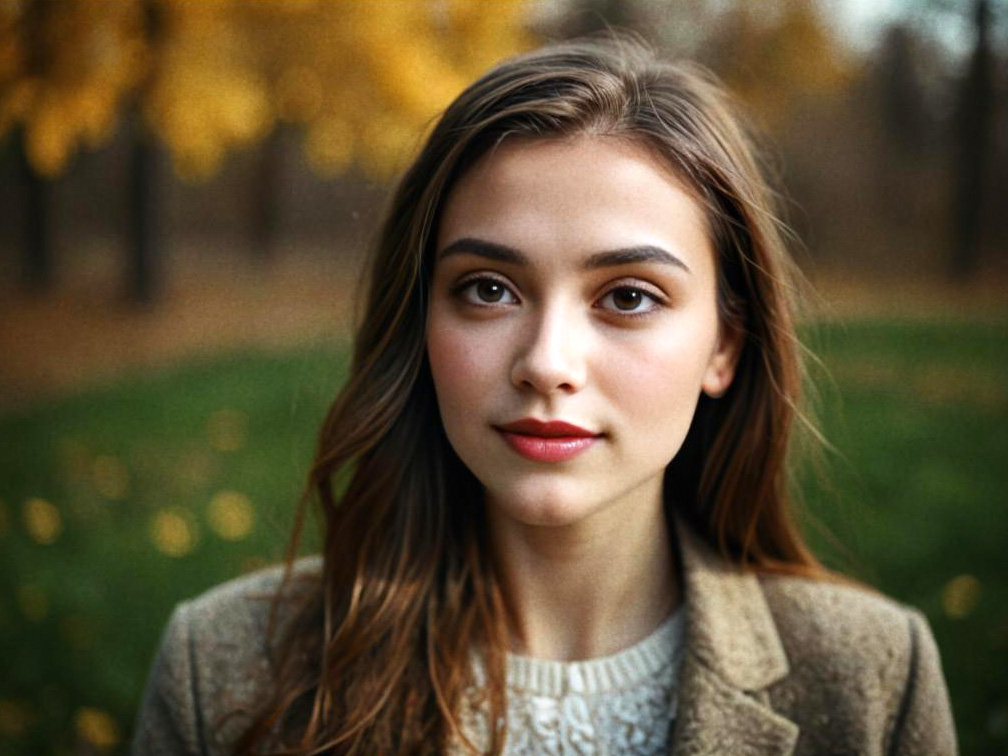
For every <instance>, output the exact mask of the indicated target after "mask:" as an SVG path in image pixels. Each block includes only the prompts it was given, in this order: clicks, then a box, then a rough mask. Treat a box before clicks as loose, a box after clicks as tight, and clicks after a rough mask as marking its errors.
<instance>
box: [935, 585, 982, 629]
mask: <svg viewBox="0 0 1008 756" xmlns="http://www.w3.org/2000/svg"><path fill="white" fill-rule="evenodd" d="M979 602H980V581H979V580H978V579H977V578H976V577H975V576H973V575H957V576H956V577H954V578H952V579H951V580H949V581H948V582H947V583H946V584H945V587H944V588H943V589H942V608H943V609H944V610H945V615H946V616H947V617H950V618H951V619H964V618H965V617H968V616H969V615H970V614H971V613H972V612H973V610H974V609H976V606H977V604H978V603H979Z"/></svg>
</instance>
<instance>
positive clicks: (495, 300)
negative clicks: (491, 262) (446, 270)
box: [458, 278, 518, 305]
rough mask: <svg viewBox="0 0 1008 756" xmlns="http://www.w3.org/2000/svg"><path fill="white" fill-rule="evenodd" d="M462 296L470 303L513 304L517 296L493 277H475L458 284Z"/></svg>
mask: <svg viewBox="0 0 1008 756" xmlns="http://www.w3.org/2000/svg"><path fill="white" fill-rule="evenodd" d="M458 291H459V293H460V294H461V296H462V298H463V299H465V300H466V301H467V302H470V303H471V304H477V305H483V304H513V303H515V302H517V301H518V300H517V298H516V297H515V295H514V294H512V293H511V291H510V289H508V287H507V286H505V285H504V284H503V283H501V282H500V281H498V280H496V279H494V278H477V279H472V280H469V281H466V282H463V283H462V284H460V285H459V288H458Z"/></svg>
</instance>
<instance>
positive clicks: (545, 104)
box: [236, 33, 824, 754]
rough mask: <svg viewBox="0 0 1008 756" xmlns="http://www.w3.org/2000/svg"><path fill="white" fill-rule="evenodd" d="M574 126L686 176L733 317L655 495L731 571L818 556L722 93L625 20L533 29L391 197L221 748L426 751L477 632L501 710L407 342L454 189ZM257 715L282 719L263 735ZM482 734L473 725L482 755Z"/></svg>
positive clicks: (776, 311)
mask: <svg viewBox="0 0 1008 756" xmlns="http://www.w3.org/2000/svg"><path fill="white" fill-rule="evenodd" d="M572 134H600V135H607V136H617V137H620V138H623V139H627V140H632V141H634V142H636V143H639V144H641V145H644V146H645V147H646V148H648V149H649V150H650V151H651V154H653V155H654V156H655V158H656V159H657V160H660V161H661V162H663V163H664V164H665V165H667V166H668V167H669V168H670V169H671V170H672V171H674V172H675V174H677V175H678V176H679V177H680V179H681V180H682V181H683V183H684V184H685V185H686V186H687V187H689V188H690V189H691V190H692V192H693V193H694V196H695V197H696V199H697V200H698V201H699V202H700V203H701V204H702V206H703V207H704V208H705V210H706V215H707V219H708V223H709V230H710V234H711V238H712V240H713V242H714V248H715V250H716V255H717V265H718V289H717V299H718V307H719V313H720V316H721V318H722V320H723V322H724V323H725V324H726V325H727V326H728V327H731V328H735V329H739V331H740V332H741V333H742V335H743V345H742V348H741V352H740V356H739V359H738V364H737V368H736V373H735V378H734V380H733V382H732V384H731V386H730V388H729V389H728V391H727V392H726V393H725V394H724V395H723V396H722V397H720V398H718V399H710V398H707V397H702V398H701V400H700V404H699V406H698V408H697V411H696V415H695V418H694V420H693V424H692V426H691V429H690V431H689V433H688V435H687V437H686V440H685V442H684V445H683V447H682V449H681V451H680V452H679V454H678V455H677V456H676V458H675V459H674V460H673V461H672V462H671V464H670V465H669V466H668V468H667V472H666V481H665V489H664V490H665V495H666V504H667V506H668V507H669V508H670V509H674V510H675V511H676V512H677V513H678V514H679V515H680V516H681V517H683V518H684V519H685V520H687V521H688V522H689V523H690V524H691V525H692V527H693V528H694V529H695V530H696V531H697V532H698V533H699V534H700V535H701V536H702V537H704V538H705V539H706V540H707V541H708V542H709V543H710V544H711V545H712V546H713V547H715V548H716V549H718V550H720V551H721V552H722V553H723V554H724V555H725V556H726V557H727V558H728V559H731V560H732V561H734V562H736V563H738V564H740V565H744V566H745V567H746V568H748V569H754V570H759V571H775V572H785V573H792V574H801V575H807V576H813V577H815V576H821V575H824V572H823V571H822V570H821V568H820V567H819V566H818V564H817V563H816V561H815V560H814V558H813V557H812V556H811V554H810V552H809V551H808V549H807V548H806V547H805V545H804V543H803V541H802V539H801V537H800V535H799V533H798V531H797V529H796V527H795V526H794V525H793V522H792V519H791V514H790V511H791V510H790V502H789V498H788V485H787V466H786V459H787V456H788V455H787V452H788V447H789V437H790V434H791V431H792V425H793V424H794V422H793V421H794V419H795V416H796V412H797V411H798V410H797V407H798V403H799V394H800V388H801V384H802V360H801V351H800V346H799V343H798V341H797V337H796V334H795V322H794V317H795V316H794V302H795V297H794V288H793V287H794V277H793V275H792V274H793V270H792V263H791V262H790V258H789V256H788V254H787V250H786V245H785V243H784V239H783V237H782V232H781V226H780V224H779V222H778V220H777V216H776V213H775V206H774V196H773V194H772V192H771V191H770V189H769V188H768V187H767V185H766V182H765V181H764V178H763V176H762V174H761V170H760V168H759V166H758V164H757V160H756V158H755V152H754V149H753V147H752V145H751V143H750V140H749V138H748V137H747V136H746V134H745V133H744V131H743V129H742V128H741V126H740V124H739V120H738V117H737V116H736V115H735V113H734V110H733V107H732V106H731V105H730V103H729V101H728V98H727V95H726V94H725V93H724V91H723V90H722V89H721V87H720V86H719V85H718V84H717V83H716V81H715V80H714V78H713V77H712V76H711V75H710V74H708V73H707V72H705V71H703V70H701V69H699V68H697V67H695V66H692V65H688V64H682V63H673V62H668V61H665V60H662V59H660V58H658V57H656V56H655V55H654V54H653V52H652V51H651V50H650V49H648V48H647V47H646V46H645V45H644V44H643V43H641V42H640V41H639V40H637V39H636V38H633V37H629V36H626V35H620V34H612V33H609V34H608V35H607V36H605V37H603V38H590V39H585V40H578V41H572V42H566V43H560V44H553V45H549V46H547V47H544V48H542V49H540V50H538V51H535V52H532V53H530V54H526V55H522V56H519V57H517V58H514V59H512V60H510V61H507V62H505V63H503V64H501V65H499V66H498V67H496V68H495V69H493V70H492V71H490V72H489V73H487V74H486V75H485V76H483V77H482V78H481V79H479V80H478V81H476V82H475V83H474V84H472V85H471V86H470V87H469V88H468V89H466V90H465V91H464V92H463V93H462V94H460V95H459V96H458V98H457V99H456V100H455V101H454V102H453V103H452V104H451V105H450V106H449V107H448V109H447V110H446V111H445V113H444V114H443V116H442V117H441V119H440V120H439V121H438V123H437V124H436V125H435V127H434V128H433V131H432V132H431V134H430V136H429V137H428V138H427V140H426V142H425V144H424V145H423V147H422V149H421V151H420V154H419V155H418V157H417V158H416V160H415V161H414V163H413V164H412V166H411V167H410V168H409V169H408V170H407V172H406V173H405V175H404V176H403V178H402V180H401V182H400V183H399V185H398V188H397V189H396V191H395V193H394V195H393V197H392V200H391V205H390V206H389V208H388V211H387V215H386V219H385V221H384V224H383V226H382V227H381V230H380V234H379V237H378V240H377V246H376V249H375V254H374V256H373V268H372V271H371V280H370V288H369V291H368V298H367V301H366V305H365V309H364V312H363V318H362V322H361V324H360V327H359V331H358V333H357V339H356V342H355V347H354V352H353V359H352V364H351V369H350V375H349V379H348V380H347V382H346V384H345V385H344V387H343V389H342V391H341V392H340V394H339V396H338V397H337V399H336V401H335V402H334V404H333V406H332V408H331V409H330V410H329V413H328V415H327V417H326V419H325V422H324V424H323V427H322V430H321V433H320V436H319V441H318V449H317V452H316V456H315V460H314V464H313V465H312V468H311V472H310V476H309V482H308V489H307V494H306V496H305V498H304V499H303V500H302V503H301V506H300V507H299V510H298V517H297V527H296V528H295V533H294V536H293V539H292V544H291V548H290V551H289V554H288V562H287V569H288V573H289V571H290V567H291V562H292V560H293V556H294V554H295V553H296V545H297V543H298V538H299V535H300V532H301V529H302V523H303V520H304V517H305V508H306V506H308V505H309V500H310V499H312V498H316V499H317V501H318V503H319V505H320V507H321V512H322V515H323V517H324V528H325V531H324V552H323V569H322V573H321V577H320V584H319V583H315V584H314V587H313V588H312V590H310V592H309V594H308V596H309V597H308V600H307V601H305V602H304V603H303V606H302V607H301V611H300V613H299V614H298V615H297V618H296V619H295V620H294V621H293V622H292V623H291V624H290V625H289V627H288V629H287V631H286V632H284V633H283V634H282V636H281V642H280V643H279V645H278V654H279V656H278V659H277V664H276V671H277V677H276V690H275V695H274V697H273V699H272V700H271V701H270V702H269V705H268V707H267V708H266V710H265V712H264V713H263V714H262V715H261V716H260V718H259V719H258V720H257V721H256V722H255V724H254V726H252V727H251V728H250V729H249V730H248V731H247V732H246V733H245V736H244V737H243V738H242V739H241V741H240V742H239V743H238V745H237V748H236V752H240V753H246V752H248V751H249V750H250V749H251V748H252V746H256V747H257V748H259V749H260V750H266V749H267V748H272V751H270V752H273V753H291V754H310V753H321V752H323V751H324V752H326V753H333V754H363V753H397V754H421V753H437V752H441V751H443V749H444V747H445V745H446V743H447V742H448V740H449V739H450V738H455V739H456V740H461V738H460V731H459V726H458V722H457V718H456V717H457V711H458V707H459V705H460V700H461V697H462V694H463V691H464V689H465V688H466V686H467V684H468V683H469V679H468V672H469V669H470V654H471V652H472V651H473V650H474V649H476V648H479V649H481V650H482V652H483V653H484V654H485V658H486V660H487V664H486V667H487V669H488V671H489V682H488V684H487V685H486V686H484V694H485V695H486V697H487V704H488V705H489V706H490V711H491V716H490V718H489V721H490V722H500V721H502V719H503V717H502V715H503V713H504V679H503V677H504V672H503V670H504V648H505V641H504V634H503V632H502V628H503V608H502V601H501V597H500V593H499V589H498V585H497V581H496V579H495V575H494V571H493V567H492V565H491V563H490V561H489V559H488V557H487V555H488V553H489V549H488V548H486V531H485V522H484V521H483V515H482V513H481V508H480V506H478V503H479V502H480V501H481V488H480V485H479V484H478V482H477V481H476V480H475V478H474V477H473V476H472V474H471V473H470V472H469V471H468V470H467V469H466V468H465V466H464V465H463V464H462V463H461V462H460V460H459V459H458V457H457V456H456V455H455V453H454V452H453V450H452V448H451V446H450V445H449V443H448V441H447V438H446V436H445V433H444V430H443V428H442V425H441V421H440V417H439V413H438V407H437V402H436V398H435V395H434V391H433V385H432V379H431V373H430V367H429V365H428V363H427V357H426V346H425V337H424V332H425V327H426V321H427V296H428V287H429V282H430V277H431V268H432V265H433V252H434V250H433V243H434V238H435V236H436V230H437V225H438V222H439V214H440V212H441V209H442V207H443V205H444V202H445V198H446V197H447V195H448V193H449V191H450V190H451V188H452V186H453V185H454V183H455V182H456V181H457V180H458V178H459V177H460V176H461V175H462V174H464V173H465V172H466V170H468V169H469V168H470V167H471V166H472V165H473V164H474V162H475V161H476V160H478V159H479V158H480V157H481V156H482V155H484V154H485V153H486V152H487V150H489V149H490V148H491V147H492V146H493V145H495V144H497V143H499V142H500V141H501V140H502V139H506V138H509V137H511V136H522V137H532V138H542V139H547V138H552V137H557V136H568V135H572ZM285 584H286V581H285ZM274 611H276V605H275V606H274ZM274 618H275V614H274ZM270 624H271V627H274V623H273V622H272V621H271V623H270ZM271 731H273V732H285V733H288V734H289V736H288V737H287V738H286V739H284V740H283V742H282V743H280V742H278V741H269V740H268V739H267V735H268V733H270V732H271ZM501 733H502V730H501V729H500V727H499V726H498V728H496V729H494V730H493V732H492V733H491V743H490V750H491V752H494V753H497V752H499V750H500V748H501V747H502V745H503V744H502V734H501Z"/></svg>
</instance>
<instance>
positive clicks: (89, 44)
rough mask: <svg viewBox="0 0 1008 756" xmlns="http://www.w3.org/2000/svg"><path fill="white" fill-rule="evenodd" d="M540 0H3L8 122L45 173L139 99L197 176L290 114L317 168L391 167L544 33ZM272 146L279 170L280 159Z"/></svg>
mask: <svg viewBox="0 0 1008 756" xmlns="http://www.w3.org/2000/svg"><path fill="white" fill-rule="evenodd" d="M529 6H530V3H529V2H528V1H527V0H509V1H507V2H495V3H474V2H467V1H466V0H440V1H438V2H435V1H434V0H429V1H424V2H411V1H407V0H390V1H389V2H381V3H361V2H353V1H352V0H339V1H336V0H333V1H332V2H317V1H314V0H287V1H286V2H283V3H280V2H275V3H274V2H270V3H266V2H261V3H260V2H251V0H201V2H190V1H188V0H144V2H135V1H133V0H59V1H58V2H57V1H54V0H20V1H18V0H0V136H2V135H3V133H5V132H6V131H7V130H9V129H12V128H16V127H20V128H21V130H22V133H23V144H24V149H25V154H26V161H27V164H28V165H29V166H30V167H31V169H32V175H34V176H41V177H55V176H56V175H57V174H59V173H60V171H62V170H63V169H64V167H65V166H66V164H67V161H68V160H69V159H70V157H71V156H72V154H73V153H74V151H75V150H76V149H78V148H80V147H82V146H83V147H87V146H96V145H97V144H99V143H100V142H102V141H103V140H105V139H106V138H108V137H109V136H110V135H111V134H112V132H113V131H114V128H115V126H116V123H117V119H118V116H119V115H120V113H121V112H122V111H123V109H124V107H126V106H127V105H128V103H130V102H135V103H136V107H137V109H138V111H139V112H140V113H141V114H142V120H143V123H144V126H143V128H145V129H149V131H150V133H151V134H152V135H153V136H154V137H156V138H157V139H158V141H160V142H161V143H163V144H164V145H166V146H167V149H168V152H169V153H170V155H171V157H172V160H173V163H174V166H175V168H176V170H177V172H178V173H179V174H180V175H181V176H182V177H183V178H185V179H191V180H200V179H205V178H208V177H209V176H211V175H213V174H214V173H215V172H216V171H217V169H218V168H219V167H220V165H221V163H222V161H223V159H224V158H225V156H226V155H227V153H228V152H229V151H231V150H235V149H242V148H245V147H248V146H249V145H251V144H253V143H255V142H258V141H259V140H261V139H262V138H263V137H265V136H266V135H267V134H269V133H270V132H271V131H272V129H273V128H274V126H275V125H276V123H277V122H278V121H280V122H287V123H291V124H295V125H298V126H300V127H302V128H303V129H304V134H305V138H304V148H305V152H306V156H307V158H308V161H309V163H310V164H311V165H312V166H313V167H314V168H315V169H316V171H318V172H319V173H321V174H323V175H336V174H339V173H341V172H343V171H345V170H346V169H347V168H348V167H349V166H351V165H358V166H360V167H361V168H362V169H363V170H364V171H365V172H366V173H368V174H369V175H372V176H375V177H378V178H383V177H387V176H389V175H391V174H392V173H393V172H394V171H395V170H396V169H397V168H398V167H400V166H401V165H402V164H403V162H404V160H405V158H406V156H407V153H408V152H409V151H410V150H411V149H413V148H414V147H415V146H416V144H417V143H418V141H419V134H420V132H421V131H422V130H423V129H424V128H425V127H426V126H427V125H428V124H429V123H430V122H431V120H432V119H433V117H434V116H435V115H436V114H437V112H438V111H439V110H440V109H441V108H442V107H444V106H445V105H446V104H447V103H448V102H449V101H450V100H451V98H452V97H453V96H454V95H455V94H457V93H458V91H460V89H461V88H462V87H463V86H464V85H465V84H466V83H468V82H469V81H470V80H471V79H472V78H474V77H475V76H476V75H478V74H479V73H481V72H482V71H483V70H484V69H485V68H487V67H488V66H489V65H491V64H492V63H494V62H496V61H497V60H499V59H500V58H502V57H504V56H506V55H508V54H511V53H514V52H516V51H518V50H521V49H524V48H526V47H528V46H529V45H530V44H531V37H530V33H529V32H528V31H527V28H526V26H527V24H526V18H527V16H528V13H529ZM130 107H132V106H130ZM138 133H142V130H141V129H139V128H138ZM143 145H144V142H142V141H141V142H139V143H138V147H137V149H136V151H135V154H134V170H133V176H134V178H133V180H132V187H131V193H132V194H133V200H132V202H133V208H132V211H131V218H132V223H131V226H132V232H131V233H132V238H131V247H132V252H131V260H132V273H131V281H132V288H133V289H134V295H135V296H137V297H139V298H144V297H145V296H148V295H149V294H150V293H151V291H152V288H151V287H152V280H153V279H151V274H150V271H151V264H152V262H153V261H152V253H151V252H150V247H149V243H148V242H150V241H151V238H152V232H151V228H152V224H153V218H152V216H151V212H152V208H153V207H154V206H155V205H156V198H155V197H153V195H151V192H152V191H154V189H153V188H152V183H151V182H152V179H151V178H150V174H151V171H152V170H153V168H152V165H153V163H152V161H153V157H152V155H151V153H150V151H149V150H148V149H147V148H146V147H144V146H143ZM266 153H267V157H266V158H265V160H266V164H264V167H263V170H264V175H265V176H266V177H267V178H268V177H269V175H270V174H271V172H272V174H273V175H275V173H276V170H275V166H274V167H270V166H269V164H268V163H269V160H270V159H272V158H270V157H269V156H268V155H269V150H267V151H266ZM268 183H269V182H267V184H268ZM260 204H269V203H268V201H266V200H263V201H262V202H261V203H260ZM43 206H44V205H42V204H40V205H39V207H43ZM45 226H46V223H45V222H44V220H43V222H42V223H41V227H45ZM39 238H40V239H42V241H43V242H44V233H43V234H42V235H41V236H40V237H39ZM37 251H38V250H36V252H37ZM46 259H48V258H47V257H45V255H39V256H38V261H39V262H41V261H43V260H46ZM37 267H39V269H40V270H41V269H43V268H44V265H41V264H40V265H38V266H37Z"/></svg>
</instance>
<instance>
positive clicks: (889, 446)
mask: <svg viewBox="0 0 1008 756" xmlns="http://www.w3.org/2000/svg"><path fill="white" fill-rule="evenodd" d="M809 341H810V342H811V344H812V346H813V349H814V350H815V351H816V352H817V353H818V354H819V355H821V357H822V359H823V366H822V367H821V368H817V369H814V371H813V373H814V377H815V378H816V379H817V382H818V384H819V386H820V387H821V388H820V391H821V396H820V401H819V404H820V410H819V415H820V418H821V419H820V424H821V425H822V427H823V429H824V431H825V433H826V435H827V437H828V438H829V440H830V441H831V442H832V444H833V445H834V447H835V449H834V450H833V451H831V452H828V453H827V454H826V455H825V468H826V475H827V478H826V479H825V480H823V479H822V478H821V477H820V476H819V475H814V474H812V472H811V469H806V470H805V471H804V472H803V474H802V476H801V481H802V487H803V490H804V492H805V499H806V504H807V507H808V510H809V512H810V515H811V516H812V518H814V520H815V521H816V522H818V523H819V524H820V525H821V528H819V529H817V531H816V534H815V535H814V537H813V540H814V542H815V543H816V544H817V545H818V546H819V547H820V550H821V552H822V553H823V554H824V555H825V557H826V559H827V561H828V562H829V563H830V564H833V565H838V566H842V567H843V568H844V569H846V570H847V571H848V572H852V573H853V574H855V575H856V576H857V577H860V578H862V579H863V580H865V581H867V582H870V583H872V584H873V585H876V586H877V587H879V588H881V589H882V590H883V591H885V592H887V593H889V594H891V595H894V596H896V597H898V598H899V599H901V600H903V601H906V602H908V603H911V604H913V605H915V606H918V607H920V608H921V609H922V610H924V611H925V612H926V613H927V615H928V617H929V618H930V620H931V623H932V627H933V629H934V632H935V636H936V638H937V640H938V643H939V646H940V647H941V649H942V653H943V658H944V664H945V671H946V675H947V677H948V681H949V685H950V688H951V691H952V699H953V706H954V709H955V714H956V719H957V724H958V726H959V732H960V740H961V746H962V750H963V753H964V754H967V755H973V756H979V755H980V754H994V753H1005V752H1006V751H1008V673H1006V672H1005V670H1008V506H1006V504H1008V494H1006V492H1008V387H1006V382H1005V376H1006V375H1008V328H1006V327H1005V325H1003V324H1000V325H999V324H991V323H970V322H958V323H937V322H932V323H927V322H903V323H901V322H894V321H872V322H865V323H859V324H852V325H847V326H824V327H821V328H818V329H816V330H815V331H814V332H813V333H811V334H810V339H809ZM344 369H345V367H344V365H343V362H342V358H341V357H340V354H339V353H338V352H334V351H333V350H330V349H321V348H317V349H313V350H302V351H298V352H295V353H292V354H287V355H282V356H276V355H274V356H265V355H262V354H252V353H249V354H237V355H232V356H230V357H228V358H227V359H223V360H219V361H215V362H212V363H199V364H189V365H186V366H185V367H182V368H179V369H176V370H173V371H171V372H162V373H158V374H156V375H150V376H147V377H142V378H136V379H133V380H131V381H129V382H125V383H121V384H119V385H117V386H114V387H110V388H108V389H104V390H101V391H92V392H89V393H87V394H84V395H79V396H75V397H73V398H70V399H65V400H61V401H59V402H54V403H48V404H42V405H37V406H35V407H33V408H31V409H30V410H27V411H25V412H23V413H20V414H17V415H10V416H7V417H4V418H0V649H2V659H3V662H2V672H0V754H25V753H32V754H78V753H79V754H85V753H96V752H97V753H102V752H109V753H122V752H124V751H125V749H126V744H127V743H128V740H129V737H130V731H131V728H132V722H133V718H134V716H135V710H136V705H137V703H138V699H139V696H140V693H141V690H142V687H143V683H144V679H145V676H146V673H147V668H148V665H149V663H150V660H151V655H152V653H153V650H154V648H155V646H156V644H157V641H158V637H159V634H160V632H161V629H162V627H163V624H164V622H165V620H166V619H167V616H168V613H169V611H170V609H171V607H172V606H173V604H174V603H175V602H176V601H178V600H179V599H181V598H183V597H186V596H190V595H193V594H195V593H198V592H200V591H202V590H203V589H205V588H207V587H209V586H210V585H212V584H214V583H217V582H219V581H221V580H223V579H226V578H229V577H232V576H235V575H237V574H240V573H242V572H244V571H247V570H250V569H254V568H256V567H257V566H260V565H262V564H264V563H265V562H267V561H271V560H273V559H275V558H277V557H278V556H279V554H280V553H281V550H282V549H283V547H284V545H285V541H286V536H287V532H288V528H289V524H290V514H291V511H292V505H293V502H294V500H295V499H296V497H297V494H298V492H299V489H300V483H301V480H302V478H303V475H304V472H305V467H306V464H307V461H308V459H309V457H310V452H311V447H312V442H313V438H314V434H315V429H316V427H317V425H318V423H319V420H320V418H321V415H322V413H323V411H324V408H325V406H326V404H327V402H328V401H329V399H330V398H331V396H332V395H333V394H334V392H335V389H336V387H337V386H338V385H339V382H340V380H341V379H342V376H343V374H344ZM827 533H828V535H827Z"/></svg>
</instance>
